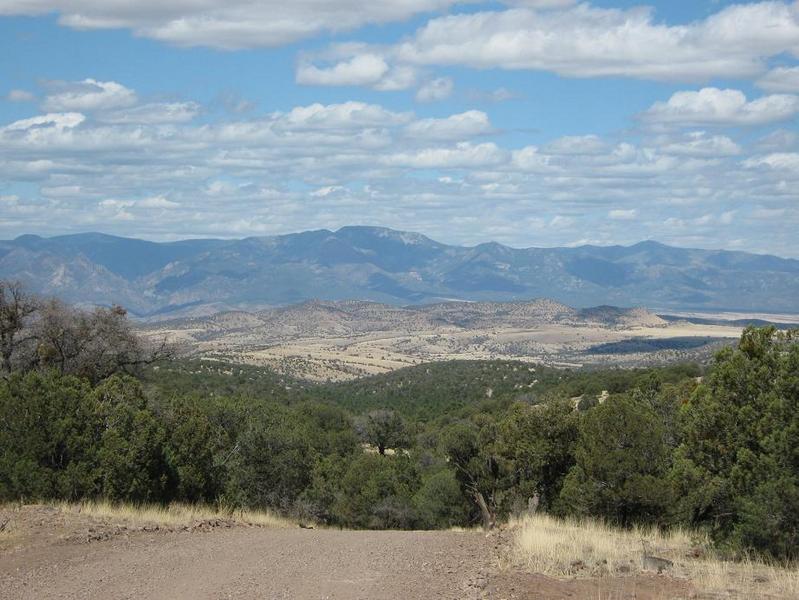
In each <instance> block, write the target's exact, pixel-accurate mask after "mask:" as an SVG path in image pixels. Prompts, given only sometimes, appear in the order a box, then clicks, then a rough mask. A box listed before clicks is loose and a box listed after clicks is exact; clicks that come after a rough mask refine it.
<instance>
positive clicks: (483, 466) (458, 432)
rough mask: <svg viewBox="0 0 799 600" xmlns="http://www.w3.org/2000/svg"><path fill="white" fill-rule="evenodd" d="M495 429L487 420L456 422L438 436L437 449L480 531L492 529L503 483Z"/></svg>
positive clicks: (504, 482) (491, 422)
mask: <svg viewBox="0 0 799 600" xmlns="http://www.w3.org/2000/svg"><path fill="white" fill-rule="evenodd" d="M495 441H496V427H495V425H494V423H493V421H491V420H490V419H488V418H485V417H483V418H481V419H479V420H478V423H474V422H466V421H464V422H460V423H456V424H454V425H452V426H450V427H449V428H447V429H446V430H445V431H444V433H443V434H442V439H441V447H442V451H443V452H444V455H445V456H446V457H447V460H448V461H449V464H450V465H451V466H452V467H453V468H454V470H455V478H456V479H457V481H458V483H459V484H460V486H461V490H462V492H463V494H464V495H465V496H466V497H467V498H470V499H471V500H472V501H473V502H474V503H475V506H476V507H477V508H478V510H479V515H480V519H481V521H482V523H483V528H484V529H490V528H492V527H493V526H494V524H495V523H496V519H497V511H498V507H499V505H500V503H501V500H502V498H501V496H502V492H503V490H504V487H505V484H506V483H507V482H506V481H503V469H502V464H501V460H500V458H499V457H498V456H497V454H496V452H495V449H494V444H495Z"/></svg>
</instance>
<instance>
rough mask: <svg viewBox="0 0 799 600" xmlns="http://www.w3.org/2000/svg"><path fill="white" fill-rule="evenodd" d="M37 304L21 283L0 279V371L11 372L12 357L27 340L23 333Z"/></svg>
mask: <svg viewBox="0 0 799 600" xmlns="http://www.w3.org/2000/svg"><path fill="white" fill-rule="evenodd" d="M38 304H39V303H38V301H37V299H36V298H34V297H33V296H31V295H29V294H28V293H26V292H25V290H24V289H23V287H22V285H21V284H19V283H16V282H9V281H2V280H0V373H4V374H8V373H11V371H12V368H13V360H12V359H13V357H14V354H15V353H16V352H17V351H18V349H19V347H20V346H21V345H22V344H23V343H24V342H25V341H27V337H26V336H23V333H24V331H25V330H26V329H27V327H28V325H29V323H28V322H29V320H30V317H31V315H33V314H34V313H35V312H36V310H37V308H38Z"/></svg>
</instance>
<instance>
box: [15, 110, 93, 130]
mask: <svg viewBox="0 0 799 600" xmlns="http://www.w3.org/2000/svg"><path fill="white" fill-rule="evenodd" d="M85 120H86V117H85V116H83V115H82V114H80V113H74V112H73V113H48V114H46V115H38V116H36V117H31V118H30V119H21V120H19V121H14V122H13V123H10V124H9V125H6V126H5V127H4V129H5V130H6V131H26V130H31V129H39V128H53V129H65V128H72V127H77V126H78V125H80V124H81V123H83V121H85Z"/></svg>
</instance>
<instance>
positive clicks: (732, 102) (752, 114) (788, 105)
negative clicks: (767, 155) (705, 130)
mask: <svg viewBox="0 0 799 600" xmlns="http://www.w3.org/2000/svg"><path fill="white" fill-rule="evenodd" d="M797 113H799V96H792V95H787V94H774V95H771V96H763V97H762V98H758V99H757V100H752V101H751V102H750V101H747V99H746V96H745V95H744V93H743V92H741V91H739V90H731V89H725V90H721V89H718V88H714V87H707V88H703V89H701V90H699V91H685V92H677V93H675V94H674V95H672V97H671V98H669V100H668V101H667V102H656V103H655V104H653V105H652V107H650V108H649V109H648V110H647V111H646V112H644V113H642V114H641V115H640V118H641V119H642V120H643V121H646V122H648V123H651V124H657V125H667V126H668V125H676V126H697V125H698V126H702V125H764V124H768V123H776V122H780V121H786V120H788V119H791V118H793V117H795V116H796V114H797Z"/></svg>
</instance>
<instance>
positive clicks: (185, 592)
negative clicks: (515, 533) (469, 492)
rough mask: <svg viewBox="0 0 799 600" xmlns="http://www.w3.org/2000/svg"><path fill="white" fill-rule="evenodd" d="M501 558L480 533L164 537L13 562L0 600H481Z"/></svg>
mask: <svg viewBox="0 0 799 600" xmlns="http://www.w3.org/2000/svg"><path fill="white" fill-rule="evenodd" d="M494 556H496V554H495V553H494V552H493V547H492V544H491V542H490V540H487V539H486V538H485V536H483V535H481V534H479V533H455V532H400V531H375V532H366V531H337V530H304V529H260V528H232V529H227V530H222V531H220V530H215V531H211V532H208V533H157V532H156V533H152V534H146V533H145V534H138V535H135V536H132V537H127V538H124V539H121V538H115V539H111V540H106V541H97V542H92V543H90V544H79V545H78V544H65V545H62V546H59V547H56V548H53V547H50V548H48V549H47V552H46V553H42V554H41V555H39V556H37V555H36V553H27V552H25V553H18V554H16V555H7V556H4V557H3V559H2V561H0V597H2V598H3V599H9V600H10V599H19V600H23V599H31V600H34V599H35V600H49V599H54V598H59V599H60V598H65V599H66V598H69V599H73V598H74V599H78V598H80V599H97V600H107V599H111V598H114V599H123V598H126V599H127V598H130V599H132V598H137V599H138V598H148V599H164V600H175V599H183V598H185V599H187V600H188V599H196V600H201V599H208V600H211V599H213V600H216V599H222V598H247V599H249V598H262V599H295V598H296V599H306V598H307V599H314V600H321V599H326V598H330V599H333V598H336V599H338V598H347V599H349V598H353V599H355V598H363V599H378V598H381V599H393V598H397V599H411V598H420V599H421V598H425V599H428V598H442V599H444V598H446V599H449V598H452V599H460V598H480V597H481V596H482V593H483V592H484V588H485V586H486V583H487V578H488V575H489V571H490V570H491V568H492V564H491V563H492V558H493V557H494Z"/></svg>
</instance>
